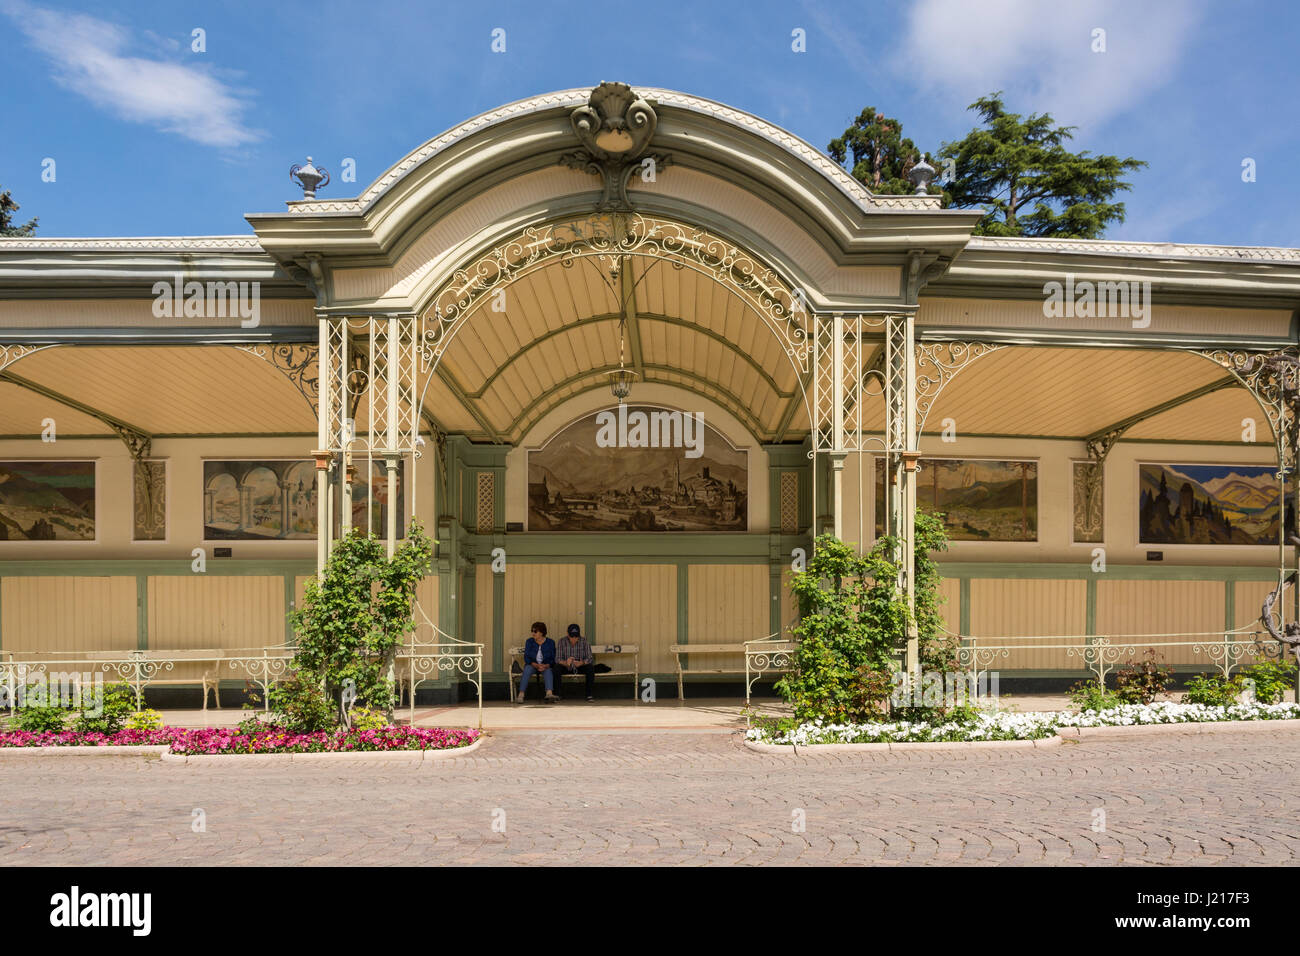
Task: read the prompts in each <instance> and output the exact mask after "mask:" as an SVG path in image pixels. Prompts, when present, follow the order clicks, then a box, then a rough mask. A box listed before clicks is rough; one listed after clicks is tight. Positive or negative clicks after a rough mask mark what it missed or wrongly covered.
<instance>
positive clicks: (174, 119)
mask: <svg viewBox="0 0 1300 956" xmlns="http://www.w3.org/2000/svg"><path fill="white" fill-rule="evenodd" d="M0 10H2V11H3V12H4V13H5V14H7V15H8V16H9V17H10V18H11V19H12V20H14V22H15V23H16V24H17V26H18V29H19V30H21V31H22V33H23V34H24V35H25V36H26V37H27V39H28V41H30V43H31V44H32V46H34V47H35V48H36V49H37V50H39V51H40V52H41V53H43V54H44V55H45V56H47V57H48V58H49V59H50V61H51V63H52V64H53V67H54V73H53V75H54V79H55V81H56V82H58V83H59V84H60V85H61V86H63V87H65V88H66V89H69V90H71V91H73V92H74V93H77V94H79V95H81V96H84V97H85V98H86V99H88V100H90V101H91V102H92V103H94V104H95V105H96V106H98V107H101V108H103V109H106V110H108V111H110V112H112V113H114V114H116V115H118V116H120V117H122V118H123V119H126V120H130V121H132V122H136V123H147V124H150V125H152V126H155V127H157V128H159V129H161V130H164V131H165V132H168V133H176V134H178V135H180V136H184V137H185V138H186V139H190V140H193V141H194V142H196V143H202V144H203V145H205V146H226V147H238V146H243V145H245V144H247V143H251V142H254V141H256V140H258V139H260V138H261V135H262V134H261V133H260V132H259V131H257V130H254V129H250V128H249V127H248V126H246V125H245V124H244V121H243V113H244V111H245V110H246V109H247V107H248V103H247V102H246V100H245V99H243V98H242V97H243V96H244V95H246V94H244V93H243V92H241V91H239V90H235V89H232V88H230V87H228V86H226V85H225V84H224V83H222V82H221V81H220V80H218V79H216V78H215V77H214V76H213V75H212V73H211V72H209V70H207V69H206V68H205V67H204V66H201V65H199V64H193V65H187V64H182V63H169V62H165V61H163V60H151V59H146V58H144V57H140V56H128V55H126V52H125V51H126V50H127V48H128V47H129V45H130V41H131V36H130V34H128V32H127V31H126V30H124V29H123V28H122V27H120V26H118V25H116V24H114V23H109V22H108V21H106V20H100V19H97V18H95V17H91V16H86V15H84V14H58V13H54V12H52V11H49V10H42V9H40V8H38V7H34V6H32V5H30V4H28V3H24V2H21V0H0Z"/></svg>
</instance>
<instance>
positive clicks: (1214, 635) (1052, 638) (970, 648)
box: [945, 625, 1283, 683]
mask: <svg viewBox="0 0 1300 956" xmlns="http://www.w3.org/2000/svg"><path fill="white" fill-rule="evenodd" d="M945 633H946V634H948V635H949V636H950V637H956V638H958V639H959V640H960V642H961V644H960V646H959V647H958V648H957V662H958V665H959V666H961V667H963V668H964V669H965V670H966V671H968V672H969V673H970V676H971V679H972V680H975V681H978V680H979V677H980V674H981V673H987V672H988V671H989V670H990V669H991V667H992V666H993V664H994V663H995V662H997V661H1006V662H1007V664H1006V665H1004V666H1010V665H1011V664H1012V663H1013V662H1014V658H1013V655H1016V654H1017V652H1018V653H1020V654H1026V653H1034V652H1040V651H1061V650H1064V651H1065V655H1066V657H1067V658H1078V659H1079V661H1080V663H1081V664H1082V665H1083V666H1082V668H1081V669H1082V670H1084V671H1091V672H1092V673H1093V674H1094V675H1095V676H1096V678H1097V680H1098V681H1099V682H1101V683H1105V680H1106V675H1107V674H1108V673H1110V671H1111V670H1112V669H1113V668H1114V667H1115V665H1116V664H1118V663H1119V662H1120V661H1121V660H1125V659H1128V658H1135V657H1136V656H1137V653H1138V651H1139V650H1141V651H1146V650H1155V649H1157V648H1184V647H1190V648H1191V649H1192V653H1193V654H1197V655H1200V654H1204V655H1205V657H1206V658H1207V659H1208V660H1207V662H1208V663H1209V664H1211V665H1212V666H1214V667H1217V668H1218V669H1219V670H1220V671H1221V672H1222V674H1223V676H1224V677H1225V678H1226V677H1228V676H1230V674H1231V672H1232V668H1233V667H1235V666H1236V665H1238V664H1240V663H1241V661H1242V660H1243V659H1245V658H1246V657H1247V656H1251V657H1254V658H1256V659H1266V658H1272V659H1277V658H1278V657H1280V656H1281V653H1282V649H1283V648H1282V645H1281V644H1280V643H1278V642H1277V641H1275V640H1273V638H1271V637H1269V636H1268V635H1267V634H1266V633H1265V632H1264V631H1263V630H1262V629H1260V628H1257V627H1254V626H1253V625H1252V626H1249V627H1243V628H1238V629H1236V630H1226V629H1225V630H1222V631H1199V632H1185V633H1172V634H1091V635H1074V634H1071V635H1047V636H1042V637H1029V636H1009V635H1004V636H1001V637H974V636H971V635H965V634H954V633H953V632H951V631H945ZM1007 641H1015V642H1016V643H1014V644H1009V643H1006V642H1007ZM1174 666H1175V667H1177V666H1179V665H1178V664H1177V663H1175V665H1174ZM1022 669H1028V668H1022Z"/></svg>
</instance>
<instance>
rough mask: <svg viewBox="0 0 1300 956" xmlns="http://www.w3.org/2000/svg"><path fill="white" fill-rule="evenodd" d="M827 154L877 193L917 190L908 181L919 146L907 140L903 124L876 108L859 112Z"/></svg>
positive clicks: (898, 193) (895, 193)
mask: <svg viewBox="0 0 1300 956" xmlns="http://www.w3.org/2000/svg"><path fill="white" fill-rule="evenodd" d="M826 151H827V152H828V153H830V155H831V158H832V159H834V160H835V162H837V163H839V164H840V165H841V166H843V167H844V168H845V169H847V170H848V171H849V172H850V173H852V174H853V178H854V179H857V180H858V181H859V182H861V183H862V184H863V185H864V186H866V187H867V188H868V189H870V190H871V191H872V192H873V193H877V194H884V195H895V196H897V195H902V194H904V193H910V192H913V191H914V190H915V188H916V187H915V186H913V185H912V184H911V183H910V182H909V181H908V179H907V173H908V171H909V170H911V168H912V167H913V166H915V165H916V160H917V155H918V154H917V149H916V146H915V145H914V144H913V143H912V141H911V140H910V139H904V138H903V124H902V123H900V122H899V121H898V120H896V119H891V118H890V117H887V116H885V114H884V113H878V112H876V109H875V107H873V106H868V107H867V108H866V109H865V110H863V111H862V112H861V113H859V114H858V118H857V119H856V120H854V121H853V125H852V126H850V127H849V128H848V129H846V130H845V131H844V135H843V136H841V137H840V138H839V139H833V140H831V142H830V145H829V146H827V147H826Z"/></svg>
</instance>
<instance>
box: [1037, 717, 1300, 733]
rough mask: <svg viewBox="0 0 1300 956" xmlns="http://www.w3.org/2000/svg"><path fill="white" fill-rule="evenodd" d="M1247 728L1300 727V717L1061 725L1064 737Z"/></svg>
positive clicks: (1249, 729) (1277, 728)
mask: <svg viewBox="0 0 1300 956" xmlns="http://www.w3.org/2000/svg"><path fill="white" fill-rule="evenodd" d="M1239 730H1246V731H1251V732H1254V733H1261V732H1263V731H1266V730H1300V720H1202V721H1187V722H1186V723H1181V724H1126V725H1124V726H1121V727H1058V728H1057V730H1056V732H1057V734H1059V735H1060V736H1062V737H1129V736H1133V737H1138V736H1142V735H1144V734H1216V733H1227V732H1230V731H1239Z"/></svg>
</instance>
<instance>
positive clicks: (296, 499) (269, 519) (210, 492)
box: [203, 458, 405, 541]
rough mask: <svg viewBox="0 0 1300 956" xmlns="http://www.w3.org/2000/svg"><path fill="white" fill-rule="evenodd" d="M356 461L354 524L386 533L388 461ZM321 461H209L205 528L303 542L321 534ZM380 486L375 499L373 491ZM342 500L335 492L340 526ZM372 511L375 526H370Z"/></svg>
mask: <svg viewBox="0 0 1300 956" xmlns="http://www.w3.org/2000/svg"><path fill="white" fill-rule="evenodd" d="M370 465H371V467H370V472H371V480H370V481H369V482H367V480H366V461H365V460H364V459H361V460H359V461H357V462H356V463H355V469H356V480H355V481H353V483H352V527H354V528H360V529H361V530H362V531H365V530H367V528H369V529H370V530H373V531H374V532H375V533H376V534H380V535H382V534H383V531H384V528H385V527H386V522H387V521H388V479H387V476H386V473H385V467H384V463H383V462H382V461H372V462H370ZM315 468H316V465H315V462H313V461H312V460H311V459H310V458H306V459H298V458H287V459H265V460H261V459H259V460H223V461H205V462H204V463H203V516H204V521H203V532H204V537H205V538H206V539H208V540H214V541H215V540H240V541H266V540H276V539H284V540H297V539H303V538H312V539H314V538H315V537H316V525H317V519H316V514H317V511H316V471H315ZM404 471H405V469H404V468H403V467H402V465H401V464H399V466H398V470H397V491H398V495H397V498H398V512H397V528H398V534H399V536H401V534H402V531H403V528H402V525H403V510H404V509H403V508H402V507H401V502H402V500H403V498H404V494H403V491H404V483H403V478H404ZM372 486H373V487H374V489H375V491H374V496H373V500H372V497H371V493H370V489H371V487H372ZM341 507H342V502H341V501H340V500H339V497H338V496H337V495H336V496H335V505H334V529H335V532H336V533H337V532H338V529H339V526H340V522H339V516H340V513H341V512H340V508H341ZM367 509H369V511H370V522H371V523H370V524H369V525H367V524H366V513H367Z"/></svg>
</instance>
